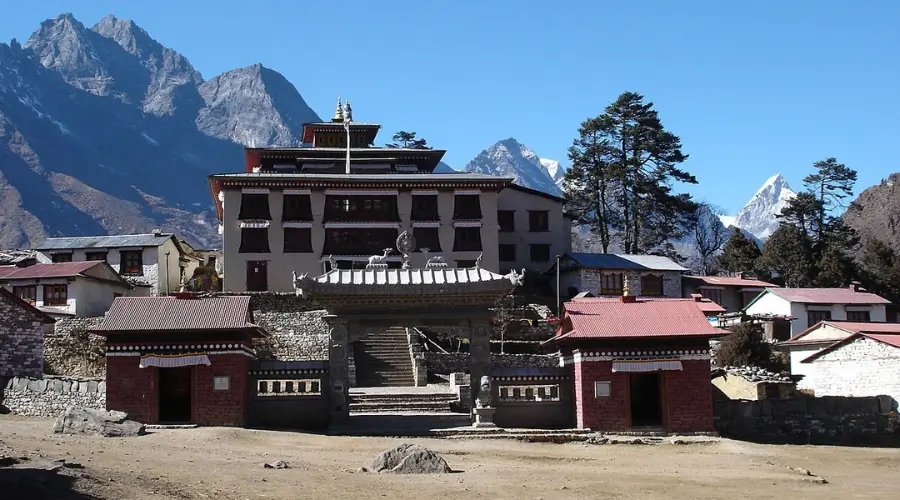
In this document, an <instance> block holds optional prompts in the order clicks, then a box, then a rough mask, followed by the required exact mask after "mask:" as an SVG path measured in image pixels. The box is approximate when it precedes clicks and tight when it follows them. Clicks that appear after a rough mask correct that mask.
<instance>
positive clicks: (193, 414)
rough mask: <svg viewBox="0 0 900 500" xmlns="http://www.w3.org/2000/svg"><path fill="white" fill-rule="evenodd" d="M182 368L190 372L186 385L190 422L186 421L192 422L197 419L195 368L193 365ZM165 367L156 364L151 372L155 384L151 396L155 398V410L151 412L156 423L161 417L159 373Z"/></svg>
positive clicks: (159, 421)
mask: <svg viewBox="0 0 900 500" xmlns="http://www.w3.org/2000/svg"><path fill="white" fill-rule="evenodd" d="M182 368H187V369H188V370H190V372H189V373H190V376H189V377H188V385H189V387H188V397H189V398H190V410H189V415H190V422H188V423H194V422H196V421H197V399H196V397H197V391H196V389H195V388H196V386H197V370H195V369H194V367H193V366H185V367H182ZM165 369H166V368H160V367H158V366H154V367H153V370H154V372H155V373H154V374H153V377H154V383H155V385H156V390H155V391H153V396H154V398H155V399H156V411H154V412H153V413H154V415H153V416H154V418H155V419H156V423H157V424H158V423H161V422H162V419H161V418H160V410H161V406H162V384H161V383H160V378H161V374H162V372H161V370H165Z"/></svg>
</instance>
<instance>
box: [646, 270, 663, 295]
mask: <svg viewBox="0 0 900 500" xmlns="http://www.w3.org/2000/svg"><path fill="white" fill-rule="evenodd" d="M662 294H663V279H662V276H655V275H653V274H645V275H644V276H641V295H646V296H658V295H662Z"/></svg>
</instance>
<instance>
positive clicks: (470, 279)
mask: <svg viewBox="0 0 900 500" xmlns="http://www.w3.org/2000/svg"><path fill="white" fill-rule="evenodd" d="M509 279H510V278H509V276H504V275H501V274H497V273H493V272H491V271H488V270H487V269H481V268H451V267H438V268H430V269H332V270H331V271H328V272H327V273H325V274H323V275H322V276H318V277H316V278H313V281H314V282H316V283H320V284H328V285H364V286H366V285H374V286H383V285H387V286H391V285H400V286H402V285H438V286H439V285H457V284H475V283H500V282H503V281H506V282H507V283H509V282H510V281H509Z"/></svg>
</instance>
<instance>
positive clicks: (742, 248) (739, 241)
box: [719, 228, 762, 273]
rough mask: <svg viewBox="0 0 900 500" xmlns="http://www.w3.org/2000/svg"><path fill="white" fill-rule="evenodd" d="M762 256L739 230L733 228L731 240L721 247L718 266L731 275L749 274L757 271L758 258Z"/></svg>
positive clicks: (755, 246) (753, 243)
mask: <svg viewBox="0 0 900 500" xmlns="http://www.w3.org/2000/svg"><path fill="white" fill-rule="evenodd" d="M761 255H762V252H761V251H760V249H759V247H758V246H757V245H756V243H755V242H753V241H750V239H749V238H747V237H746V236H744V233H743V232H741V230H740V229H738V228H734V230H733V231H732V233H731V238H729V239H728V241H726V242H725V245H724V246H723V247H722V255H720V256H719V265H720V266H721V267H722V268H723V269H725V270H726V271H730V272H733V273H749V272H755V271H756V270H757V269H759V258H760V256H761Z"/></svg>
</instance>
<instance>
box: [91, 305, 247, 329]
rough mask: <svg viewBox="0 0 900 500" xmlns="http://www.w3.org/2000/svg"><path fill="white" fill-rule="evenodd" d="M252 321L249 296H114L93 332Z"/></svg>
mask: <svg viewBox="0 0 900 500" xmlns="http://www.w3.org/2000/svg"><path fill="white" fill-rule="evenodd" d="M251 320H252V316H251V312H250V297H249V296H223V297H205V298H191V299H182V298H176V297H117V298H116V299H115V300H113V303H112V305H111V306H110V308H109V311H108V312H107V313H106V317H105V318H103V322H102V323H101V324H100V326H99V327H97V328H96V330H94V331H96V332H97V333H100V334H102V333H103V332H111V331H117V332H123V331H148V330H153V331H159V330H180V331H181V330H238V329H243V328H255V325H253V324H252V323H251ZM260 333H262V332H260Z"/></svg>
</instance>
